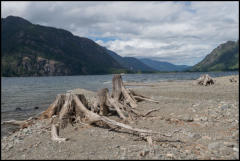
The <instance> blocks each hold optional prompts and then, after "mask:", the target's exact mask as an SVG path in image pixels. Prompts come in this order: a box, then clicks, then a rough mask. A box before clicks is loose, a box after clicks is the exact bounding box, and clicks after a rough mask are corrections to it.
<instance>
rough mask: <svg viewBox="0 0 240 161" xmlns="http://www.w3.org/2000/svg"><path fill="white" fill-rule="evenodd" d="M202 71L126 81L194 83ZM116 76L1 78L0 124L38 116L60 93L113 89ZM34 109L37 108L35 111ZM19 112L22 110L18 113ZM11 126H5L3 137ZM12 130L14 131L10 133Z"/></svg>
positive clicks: (127, 76)
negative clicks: (79, 89) (192, 81)
mask: <svg viewBox="0 0 240 161" xmlns="http://www.w3.org/2000/svg"><path fill="white" fill-rule="evenodd" d="M205 73H207V74H209V75H210V76H212V77H219V76H227V75H235V74H238V73H239V72H205ZM205 73H202V72H194V73H191V72H190V73H188V72H179V73H178V72H177V73H158V74H125V75H123V76H122V77H123V81H128V82H132V81H134V82H159V81H168V80H194V79H197V78H198V77H200V75H202V74H205ZM112 77H113V75H111V74H110V75H87V76H49V77H2V78H1V87H2V88H1V122H2V121H5V120H10V119H16V120H24V119H26V118H28V117H30V116H33V115H36V114H38V113H40V112H42V111H44V110H45V109H47V107H48V106H49V105H50V104H51V103H52V102H53V101H54V100H55V97H56V95H57V94H59V93H65V92H66V91H67V90H71V89H75V88H84V89H87V90H92V91H97V90H99V89H101V88H109V89H110V90H111V88H112V83H111V81H112ZM35 107H36V108H37V109H35ZM16 109H19V110H16ZM9 130H10V127H9V128H8V127H6V126H2V128H1V134H2V135H4V134H6V133H7V132H8V131H9ZM10 131H11V130H10Z"/></svg>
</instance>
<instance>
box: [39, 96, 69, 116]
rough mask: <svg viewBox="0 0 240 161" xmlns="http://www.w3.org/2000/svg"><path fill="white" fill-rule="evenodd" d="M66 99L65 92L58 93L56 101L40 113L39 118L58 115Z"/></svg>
mask: <svg viewBox="0 0 240 161" xmlns="http://www.w3.org/2000/svg"><path fill="white" fill-rule="evenodd" d="M65 99H66V95H65V94H58V95H57V97H56V99H55V101H54V102H53V103H52V104H51V105H50V106H49V107H48V108H47V110H45V111H44V112H43V113H42V114H41V115H40V117H39V119H40V120H42V119H46V118H51V117H52V116H53V115H57V114H58V113H59V112H60V110H61V108H62V105H63V104H64V102H65Z"/></svg>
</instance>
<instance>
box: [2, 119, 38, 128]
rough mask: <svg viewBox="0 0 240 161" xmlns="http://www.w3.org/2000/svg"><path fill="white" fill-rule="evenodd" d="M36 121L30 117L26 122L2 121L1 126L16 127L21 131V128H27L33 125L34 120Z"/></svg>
mask: <svg viewBox="0 0 240 161" xmlns="http://www.w3.org/2000/svg"><path fill="white" fill-rule="evenodd" d="M36 119H37V118H33V117H30V118H28V119H27V120H23V121H19V120H9V121H3V122H2V123H1V124H2V125H6V124H10V125H17V126H19V127H20V128H21V129H23V128H27V127H28V126H30V125H32V124H34V120H36Z"/></svg>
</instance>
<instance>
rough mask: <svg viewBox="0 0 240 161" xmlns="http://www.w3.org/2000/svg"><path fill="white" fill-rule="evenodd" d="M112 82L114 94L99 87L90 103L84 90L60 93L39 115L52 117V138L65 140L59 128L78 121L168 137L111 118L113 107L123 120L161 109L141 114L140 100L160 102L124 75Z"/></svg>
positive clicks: (141, 134)
mask: <svg viewBox="0 0 240 161" xmlns="http://www.w3.org/2000/svg"><path fill="white" fill-rule="evenodd" d="M112 83H113V90H112V95H110V94H109V91H108V89H107V88H104V89H101V90H99V91H98V92H97V101H96V102H94V105H90V104H89V103H88V101H87V100H86V98H85V96H84V94H83V93H80V94H74V93H72V91H68V92H67V93H66V94H59V95H57V97H56V99H55V101H54V102H53V103H52V104H51V105H50V106H49V107H48V109H47V110H46V111H44V112H43V113H42V114H41V115H40V116H39V117H38V119H40V120H41V119H47V118H51V139H52V140H53V141H57V142H62V141H66V140H67V139H66V138H62V137H60V136H59V131H60V129H61V128H65V127H66V126H67V125H68V124H72V125H73V124H75V123H78V122H80V123H84V124H88V125H96V126H100V127H101V126H105V127H110V128H111V129H116V128H118V129H119V128H121V129H125V130H129V131H132V132H134V133H135V134H138V136H143V135H144V136H146V137H147V136H149V135H153V134H158V135H159V136H165V137H166V135H165V134H161V133H160V132H154V131H152V130H147V129H140V128H136V127H132V126H130V125H127V124H126V123H122V122H118V121H115V120H113V119H109V118H108V117H107V116H108V115H109V113H110V112H111V111H112V110H115V112H116V113H117V114H118V116H119V117H120V118H121V119H122V120H123V121H124V122H128V120H132V117H133V115H135V116H140V117H146V116H147V115H149V114H150V113H151V112H154V111H157V110H159V109H152V110H150V111H148V112H147V113H145V114H141V113H140V112H138V111H137V110H136V109H135V107H137V102H138V101H142V100H147V101H153V102H155V103H158V101H155V100H152V99H151V98H149V97H145V96H142V95H140V94H137V93H136V92H134V91H132V90H129V89H126V88H125V86H124V85H123V82H122V77H121V75H114V77H113V80H112ZM28 122H31V123H32V120H30V121H29V120H27V121H20V122H17V121H15V122H14V121H8V123H15V124H18V125H22V124H25V123H28ZM5 123H6V122H5ZM147 141H148V142H149V143H150V144H152V141H151V137H147Z"/></svg>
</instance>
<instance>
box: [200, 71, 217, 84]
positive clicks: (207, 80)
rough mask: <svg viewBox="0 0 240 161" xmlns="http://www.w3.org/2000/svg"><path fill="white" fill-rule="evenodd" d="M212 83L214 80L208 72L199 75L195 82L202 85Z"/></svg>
mask: <svg viewBox="0 0 240 161" xmlns="http://www.w3.org/2000/svg"><path fill="white" fill-rule="evenodd" d="M214 83H215V81H214V80H213V79H212V77H210V76H209V75H208V74H205V75H201V76H200V77H199V78H198V79H197V82H196V84H199V85H203V86H208V85H213V84H214Z"/></svg>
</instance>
